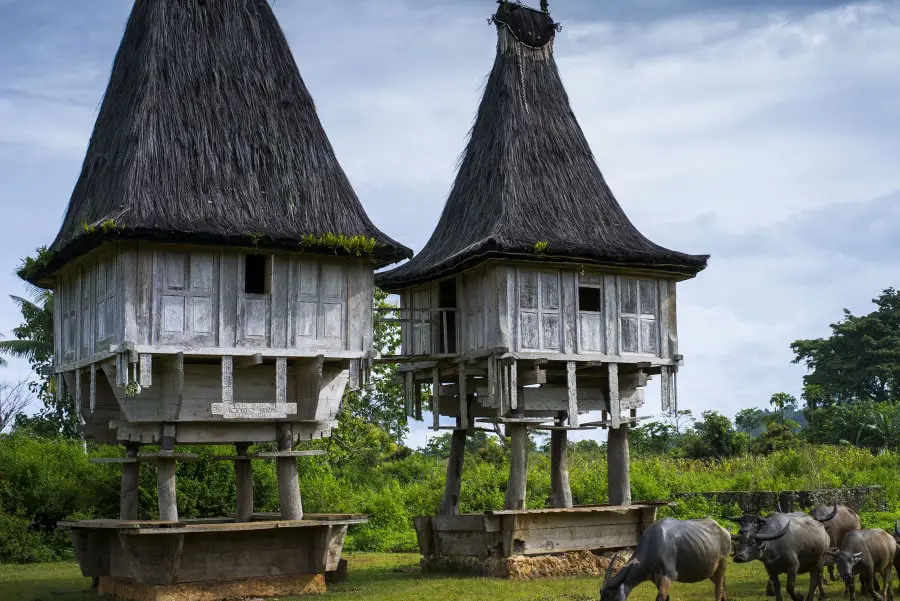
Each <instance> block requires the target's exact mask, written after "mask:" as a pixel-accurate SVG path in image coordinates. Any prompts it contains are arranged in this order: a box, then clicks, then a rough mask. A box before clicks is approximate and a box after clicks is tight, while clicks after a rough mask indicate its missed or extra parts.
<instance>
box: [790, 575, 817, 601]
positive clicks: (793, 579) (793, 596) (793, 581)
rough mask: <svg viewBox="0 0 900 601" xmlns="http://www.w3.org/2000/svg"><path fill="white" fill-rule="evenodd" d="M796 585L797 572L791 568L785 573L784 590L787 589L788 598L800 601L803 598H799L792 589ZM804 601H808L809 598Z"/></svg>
mask: <svg viewBox="0 0 900 601" xmlns="http://www.w3.org/2000/svg"><path fill="white" fill-rule="evenodd" d="M796 584H797V570H796V569H793V568H792V569H791V570H790V571H789V572H788V573H787V584H786V586H785V588H787V592H788V596H790V598H791V599H793V600H794V601H802V600H803V597H801V596H800V595H799V594H798V593H797V591H796V590H794V587H795V586H796ZM810 584H812V583H810ZM806 601H809V597H807V599H806Z"/></svg>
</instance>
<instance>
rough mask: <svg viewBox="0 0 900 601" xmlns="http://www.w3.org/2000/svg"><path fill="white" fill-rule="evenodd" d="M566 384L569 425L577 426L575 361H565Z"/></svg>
mask: <svg viewBox="0 0 900 601" xmlns="http://www.w3.org/2000/svg"><path fill="white" fill-rule="evenodd" d="M566 384H567V388H568V391H569V425H570V426H572V427H573V428H577V427H578V388H577V384H576V378H575V362H574V361H567V362H566Z"/></svg>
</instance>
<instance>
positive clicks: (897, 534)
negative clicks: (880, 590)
mask: <svg viewBox="0 0 900 601" xmlns="http://www.w3.org/2000/svg"><path fill="white" fill-rule="evenodd" d="M894 540H895V541H896V542H897V545H900V525H898V524H897V521H896V520H895V521H894ZM894 569H895V570H897V581H898V583H900V553H897V554H896V555H894ZM897 590H898V591H900V584H898V585H897Z"/></svg>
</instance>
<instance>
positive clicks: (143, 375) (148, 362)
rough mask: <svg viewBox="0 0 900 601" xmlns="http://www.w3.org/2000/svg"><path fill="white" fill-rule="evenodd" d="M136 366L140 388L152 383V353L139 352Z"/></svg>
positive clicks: (147, 386)
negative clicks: (138, 360) (138, 361)
mask: <svg viewBox="0 0 900 601" xmlns="http://www.w3.org/2000/svg"><path fill="white" fill-rule="evenodd" d="M138 368H139V379H138V382H139V383H140V385H141V388H149V387H150V386H152V385H153V355H151V354H149V353H141V355H140V363H139V365H138Z"/></svg>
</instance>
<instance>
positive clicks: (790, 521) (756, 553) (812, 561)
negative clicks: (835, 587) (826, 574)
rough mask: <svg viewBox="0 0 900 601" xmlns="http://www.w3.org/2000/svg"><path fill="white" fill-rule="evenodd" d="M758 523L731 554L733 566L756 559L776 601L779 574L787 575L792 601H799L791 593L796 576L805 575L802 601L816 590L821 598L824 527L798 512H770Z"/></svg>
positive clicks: (826, 536) (793, 593)
mask: <svg viewBox="0 0 900 601" xmlns="http://www.w3.org/2000/svg"><path fill="white" fill-rule="evenodd" d="M760 522H761V523H760V525H759V527H758V529H757V531H756V533H755V534H753V535H750V536H748V537H746V542H744V543H741V544H739V545H738V548H737V550H736V551H735V554H734V561H735V563H745V562H749V561H753V560H754V559H759V560H760V561H761V562H762V563H763V565H765V566H766V572H767V573H768V574H769V579H770V581H772V584H773V588H774V589H775V591H774V592H775V598H776V600H777V601H782V596H781V582H780V581H779V579H778V576H779V575H780V574H787V591H788V594H789V595H790V596H791V598H792V599H794V601H801V600H802V599H803V597H802V596H800V595H799V594H797V593H796V591H795V590H794V585H795V583H796V580H797V574H807V573H808V574H809V576H810V578H809V592H808V593H807V595H806V601H811V599H812V596H813V592H814V591H815V590H816V588H818V590H819V595H820V598H823V599H824V598H825V589H824V587H823V569H822V568H823V565H824V563H825V556H826V555H825V554H826V551H828V533H827V532H825V527H824V526H823V525H822V524H821V523H820V522H819V521H818V520H816V519H814V518H812V517H810V516H809V515H807V514H805V513H799V512H798V513H792V514H787V513H773V514H771V515H769V516H767V517H765V518H760Z"/></svg>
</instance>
